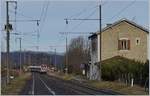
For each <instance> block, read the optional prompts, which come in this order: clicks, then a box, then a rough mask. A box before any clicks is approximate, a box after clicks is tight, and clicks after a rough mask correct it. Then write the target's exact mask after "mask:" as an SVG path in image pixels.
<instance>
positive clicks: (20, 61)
mask: <svg viewBox="0 0 150 96" xmlns="http://www.w3.org/2000/svg"><path fill="white" fill-rule="evenodd" d="M18 39H19V44H20V45H19V48H20V52H19V53H20V54H19V63H20V67H19V71H20V75H21V67H22V66H21V65H22V64H21V63H22V60H21V59H22V48H21V40H22V38H21V37H20V38H18Z"/></svg>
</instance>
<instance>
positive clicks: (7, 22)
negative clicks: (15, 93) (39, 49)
mask: <svg viewBox="0 0 150 96" xmlns="http://www.w3.org/2000/svg"><path fill="white" fill-rule="evenodd" d="M8 9H9V5H8V1H6V32H7V33H6V35H7V41H6V43H7V59H6V63H7V84H8V83H9V39H10V34H9V28H8V25H9V14H8Z"/></svg>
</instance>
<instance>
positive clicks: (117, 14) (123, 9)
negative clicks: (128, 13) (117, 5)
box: [109, 0, 136, 21]
mask: <svg viewBox="0 0 150 96" xmlns="http://www.w3.org/2000/svg"><path fill="white" fill-rule="evenodd" d="M135 2H136V0H134V1H132V2H131V3H129V4H128V5H127V6H125V7H124V8H122V9H121V10H120V11H119V12H117V13H116V14H115V15H114V16H112V17H111V18H110V19H109V21H110V20H112V19H114V18H115V17H117V16H119V15H120V14H121V13H123V12H124V11H125V10H126V9H128V8H129V7H131V6H132V5H133V4H134V3H135Z"/></svg>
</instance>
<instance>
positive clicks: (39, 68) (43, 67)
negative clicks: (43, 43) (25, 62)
mask: <svg viewBox="0 0 150 96" xmlns="http://www.w3.org/2000/svg"><path fill="white" fill-rule="evenodd" d="M28 70H29V71H30V72H39V73H47V70H48V68H47V65H45V64H42V65H40V66H28Z"/></svg>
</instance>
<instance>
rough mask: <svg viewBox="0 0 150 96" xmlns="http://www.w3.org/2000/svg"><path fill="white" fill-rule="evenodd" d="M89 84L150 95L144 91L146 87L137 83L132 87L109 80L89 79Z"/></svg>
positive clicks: (134, 93)
mask: <svg viewBox="0 0 150 96" xmlns="http://www.w3.org/2000/svg"><path fill="white" fill-rule="evenodd" d="M88 84H89V85H90V86H94V87H96V88H99V89H110V90H113V91H116V92H119V93H122V94H126V95H148V93H147V92H145V91H144V88H142V87H140V86H137V85H134V86H133V87H130V86H127V85H126V84H124V83H118V82H109V81H102V82H99V81H88Z"/></svg>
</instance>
